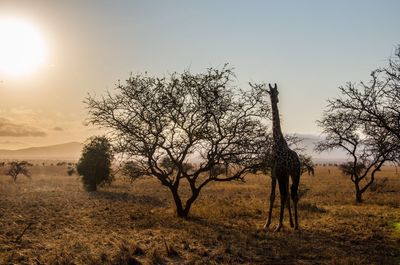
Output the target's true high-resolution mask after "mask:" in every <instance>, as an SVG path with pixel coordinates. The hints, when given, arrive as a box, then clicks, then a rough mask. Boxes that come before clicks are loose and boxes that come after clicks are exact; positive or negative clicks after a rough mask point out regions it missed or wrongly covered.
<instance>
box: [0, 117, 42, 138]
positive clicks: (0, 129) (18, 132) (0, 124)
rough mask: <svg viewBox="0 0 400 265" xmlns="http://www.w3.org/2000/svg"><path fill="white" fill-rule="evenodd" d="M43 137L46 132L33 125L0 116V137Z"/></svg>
mask: <svg viewBox="0 0 400 265" xmlns="http://www.w3.org/2000/svg"><path fill="white" fill-rule="evenodd" d="M5 136H11V137H44V136H46V133H45V132H44V131H42V130H40V129H38V128H35V127H33V126H30V125H27V124H23V123H15V122H12V121H10V120H8V119H5V118H0V137H5Z"/></svg>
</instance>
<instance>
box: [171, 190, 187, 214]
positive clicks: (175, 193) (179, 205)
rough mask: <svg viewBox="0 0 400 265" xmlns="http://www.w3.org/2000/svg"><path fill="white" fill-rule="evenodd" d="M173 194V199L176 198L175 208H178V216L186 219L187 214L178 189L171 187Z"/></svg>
mask: <svg viewBox="0 0 400 265" xmlns="http://www.w3.org/2000/svg"><path fill="white" fill-rule="evenodd" d="M169 188H170V190H171V192H172V197H173V198H174V202H175V207H176V216H178V217H180V218H186V217H187V214H188V213H187V212H186V211H185V210H184V209H183V205H182V200H181V198H180V197H179V194H178V189H177V188H174V187H169Z"/></svg>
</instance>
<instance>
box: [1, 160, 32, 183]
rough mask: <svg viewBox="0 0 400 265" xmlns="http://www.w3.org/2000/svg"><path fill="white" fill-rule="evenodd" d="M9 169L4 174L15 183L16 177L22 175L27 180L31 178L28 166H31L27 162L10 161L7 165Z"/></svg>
mask: <svg viewBox="0 0 400 265" xmlns="http://www.w3.org/2000/svg"><path fill="white" fill-rule="evenodd" d="M8 165H9V168H8V169H7V171H6V174H7V175H9V176H11V178H12V179H13V180H14V182H15V181H17V176H18V175H20V174H22V175H24V176H26V177H28V178H30V177H31V173H30V172H29V169H28V166H32V165H31V164H30V163H28V162H27V161H12V162H10V163H8Z"/></svg>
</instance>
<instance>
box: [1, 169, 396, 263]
mask: <svg viewBox="0 0 400 265" xmlns="http://www.w3.org/2000/svg"><path fill="white" fill-rule="evenodd" d="M328 170H329V171H328ZM65 172H66V167H57V166H46V167H42V166H36V167H34V168H33V177H32V179H31V180H29V179H26V178H24V177H20V178H19V179H18V181H17V183H13V182H12V181H11V180H10V179H9V177H7V176H0V264H400V205H399V204H400V175H396V173H395V171H394V168H385V169H384V170H383V171H382V172H380V175H381V176H380V177H379V178H378V181H379V180H382V179H383V178H384V177H387V180H386V181H384V182H385V183H384V184H382V185H379V182H378V185H377V187H375V188H374V192H368V193H366V194H365V203H363V204H361V205H356V204H355V203H354V195H353V187H352V186H351V183H350V182H349V180H347V179H346V178H345V177H343V176H340V174H339V172H338V171H337V170H336V169H335V168H333V167H320V168H317V170H316V176H315V177H310V176H306V175H303V179H302V184H301V194H302V197H301V200H300V205H299V207H300V226H301V230H300V231H298V232H295V231H293V230H291V229H290V227H289V226H288V224H287V222H286V227H285V229H284V231H283V232H279V233H274V232H272V231H268V232H265V231H263V230H262V229H261V227H262V225H263V223H264V219H265V217H266V209H267V203H268V200H267V198H268V197H269V183H270V179H269V177H266V176H249V177H248V179H247V182H246V183H223V184H222V183H216V184H212V185H210V186H209V187H207V188H206V189H205V190H204V191H203V193H202V194H201V196H200V198H199V199H198V201H197V202H196V203H195V204H194V206H193V208H192V212H191V218H190V219H189V220H181V219H178V218H176V217H175V216H174V211H173V205H172V200H171V198H170V196H169V193H168V191H167V190H166V189H165V188H163V187H162V186H160V185H159V184H158V183H157V182H156V181H155V180H153V179H151V178H145V179H141V180H138V181H136V182H134V183H133V184H130V182H127V181H125V180H123V179H119V180H118V181H117V182H115V183H113V184H112V185H111V186H110V187H105V188H102V189H100V191H99V192H97V193H92V194H90V193H87V192H85V191H84V190H83V189H82V187H81V184H80V182H79V179H78V178H77V177H76V176H72V177H69V176H66V174H65ZM329 172H330V173H329ZM278 201H279V199H277V201H276V207H275V208H274V224H276V223H277V215H278V211H279V210H278ZM29 223H32V225H31V227H29V228H28V229H27V230H26V232H25V233H24V234H23V236H22V237H21V238H20V240H16V239H18V237H20V236H21V233H22V231H23V230H24V229H25V228H27V226H28V225H29Z"/></svg>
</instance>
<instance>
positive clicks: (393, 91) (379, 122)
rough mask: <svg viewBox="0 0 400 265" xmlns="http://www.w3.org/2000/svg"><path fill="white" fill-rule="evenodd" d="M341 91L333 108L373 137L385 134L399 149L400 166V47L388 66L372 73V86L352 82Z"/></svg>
mask: <svg viewBox="0 0 400 265" xmlns="http://www.w3.org/2000/svg"><path fill="white" fill-rule="evenodd" d="M339 90H340V93H341V97H338V98H335V99H332V100H329V107H330V108H331V109H335V110H338V111H340V112H342V113H351V114H352V116H354V117H356V119H357V121H359V122H360V123H363V124H365V125H366V126H365V128H364V129H365V130H368V134H369V135H373V134H380V133H383V134H384V135H385V141H386V142H388V144H390V145H392V146H394V145H395V146H397V159H396V160H397V162H400V45H399V46H398V47H397V50H396V52H395V53H394V54H393V56H392V57H391V58H390V60H389V63H388V66H386V67H384V68H379V69H376V70H374V71H372V72H371V79H370V81H369V82H360V83H359V84H353V83H351V82H348V83H347V84H346V85H345V86H341V87H339Z"/></svg>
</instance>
